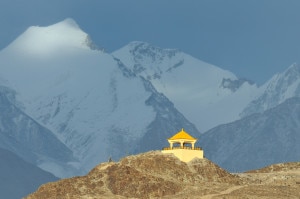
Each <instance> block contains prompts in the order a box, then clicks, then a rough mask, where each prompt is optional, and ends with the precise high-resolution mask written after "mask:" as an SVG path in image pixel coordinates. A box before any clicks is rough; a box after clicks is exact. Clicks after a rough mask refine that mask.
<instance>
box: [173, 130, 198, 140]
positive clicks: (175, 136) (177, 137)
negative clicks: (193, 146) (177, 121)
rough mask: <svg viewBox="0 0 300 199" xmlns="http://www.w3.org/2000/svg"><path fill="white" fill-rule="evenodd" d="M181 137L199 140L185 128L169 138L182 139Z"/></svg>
mask: <svg viewBox="0 0 300 199" xmlns="http://www.w3.org/2000/svg"><path fill="white" fill-rule="evenodd" d="M180 139H185V140H197V139H196V138H193V137H192V136H190V135H189V134H188V133H187V132H185V131H184V130H183V129H181V131H179V132H178V133H176V134H175V135H173V136H172V137H170V138H169V139H168V140H180Z"/></svg>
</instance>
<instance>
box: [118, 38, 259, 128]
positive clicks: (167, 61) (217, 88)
mask: <svg viewBox="0 0 300 199" xmlns="http://www.w3.org/2000/svg"><path fill="white" fill-rule="evenodd" d="M113 55H114V56H115V57H117V58H118V59H120V60H121V61H122V62H123V63H124V64H125V66H126V67H127V68H128V70H130V71H131V72H133V73H134V74H135V75H137V76H142V77H143V78H145V79H147V80H149V81H150V82H151V83H152V84H153V86H154V87H155V88H156V90H157V91H158V92H161V93H163V94H164V95H165V96H167V97H168V98H169V99H170V100H171V101H172V102H173V103H174V104H175V107H176V108H177V109H178V110H179V111H180V112H182V113H183V114H184V115H185V116H186V117H187V119H189V120H190V121H192V122H193V123H194V124H195V125H196V126H197V128H198V129H199V130H201V131H202V132H203V131H205V130H208V129H210V128H212V127H214V126H216V125H218V124H223V123H227V122H231V121H234V120H236V119H239V114H240V113H241V111H242V110H243V109H244V108H245V107H246V105H247V104H248V103H249V102H250V101H251V100H252V99H253V98H254V97H256V92H257V90H258V88H257V86H256V85H255V84H252V83H250V82H249V81H245V80H242V79H238V78H237V77H236V76H235V75H234V74H233V73H231V72H229V71H225V70H222V69H220V68H218V67H216V66H213V65H210V64H207V63H205V62H202V61H200V60H198V59H196V58H194V57H191V56H190V55H187V54H185V53H183V52H181V51H179V50H176V49H161V48H159V47H155V46H152V45H150V44H147V43H144V42H132V43H130V44H128V45H127V46H125V47H123V48H121V49H120V50H117V51H115V52H114V53H113Z"/></svg>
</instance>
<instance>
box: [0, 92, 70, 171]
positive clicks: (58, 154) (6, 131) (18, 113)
mask: <svg viewBox="0 0 300 199" xmlns="http://www.w3.org/2000/svg"><path fill="white" fill-rule="evenodd" d="M15 94H16V93H15V92H14V91H13V90H11V89H8V88H7V87H1V86H0V147H1V148H4V149H7V150H9V151H12V152H14V153H15V154H17V155H18V156H20V157H21V158H23V159H24V160H26V161H28V162H30V163H32V164H35V165H38V166H41V167H42V165H44V164H47V163H49V162H51V164H53V168H52V169H51V168H45V169H46V170H48V171H51V172H53V173H54V174H55V175H61V173H65V176H68V170H72V168H71V167H68V170H64V167H67V165H65V162H72V161H73V162H75V161H76V159H75V158H74V157H73V154H72V151H71V150H70V149H68V148H67V147H66V146H65V145H64V144H63V143H61V142H60V141H59V140H58V139H57V138H56V137H55V136H54V135H53V133H52V132H51V131H49V130H48V129H46V128H45V127H43V126H41V125H40V124H39V123H37V122H36V121H35V120H33V119H32V118H31V117H29V116H28V115H27V114H26V113H24V112H23V111H22V110H20V109H19V108H18V107H17V104H16V101H15ZM54 166H55V168H54ZM73 169H74V168H73Z"/></svg>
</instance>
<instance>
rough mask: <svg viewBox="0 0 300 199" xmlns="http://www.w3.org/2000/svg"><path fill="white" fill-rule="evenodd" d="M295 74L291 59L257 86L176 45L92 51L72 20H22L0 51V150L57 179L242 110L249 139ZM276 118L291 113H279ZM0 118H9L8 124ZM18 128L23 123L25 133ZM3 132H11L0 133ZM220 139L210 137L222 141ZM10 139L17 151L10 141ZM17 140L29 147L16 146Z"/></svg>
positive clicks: (288, 93) (289, 91)
mask: <svg viewBox="0 0 300 199" xmlns="http://www.w3.org/2000/svg"><path fill="white" fill-rule="evenodd" d="M299 71H300V70H299V67H298V66H296V65H295V66H292V67H290V68H289V69H288V70H287V71H286V72H285V73H283V74H280V75H277V76H275V77H274V78H273V79H272V80H270V81H269V82H267V83H266V84H265V85H263V86H262V87H259V88H258V87H257V86H256V85H255V84H253V83H251V82H249V81H247V80H243V79H239V78H237V77H236V76H235V75H234V74H233V73H231V72H229V71H225V70H222V69H220V68H218V67H216V66H213V65H210V64H207V63H205V62H202V61H200V60H197V59H196V58H193V57H191V56H189V55H187V54H185V53H183V52H181V51H179V50H174V49H161V48H159V47H154V46H152V45H150V44H147V43H144V42H132V43H130V44H128V45H127V46H125V47H123V48H121V49H120V50H117V51H115V52H114V53H112V55H111V54H107V53H105V52H103V51H100V50H97V49H96V48H95V45H94V44H93V43H92V41H91V39H90V37H89V36H88V34H87V33H85V32H83V31H82V30H81V29H80V28H79V26H78V25H77V24H76V22H75V21H74V20H72V19H66V20H64V21H62V22H59V23H57V24H54V25H51V26H48V27H30V28H28V29H27V30H26V31H25V32H24V33H23V34H22V35H20V36H19V37H18V38H17V39H16V40H15V41H14V42H13V43H11V44H10V45H9V46H8V47H7V48H5V49H4V50H2V51H1V52H0V86H1V88H2V90H1V91H2V92H0V94H1V95H0V97H1V98H0V100H1V101H0V103H1V104H2V107H3V110H4V111H6V112H5V114H2V115H0V119H1V120H0V122H2V123H1V125H0V127H3V129H2V134H0V135H1V136H4V135H5V136H6V137H5V139H1V140H0V143H1V141H2V145H0V147H3V148H6V149H8V150H11V151H13V152H14V153H16V154H17V155H19V156H20V157H22V158H23V159H25V160H28V161H30V162H32V163H34V164H36V165H38V166H39V167H40V168H43V169H45V170H47V171H50V172H52V173H54V174H55V175H57V176H59V177H65V176H66V175H67V176H70V175H80V174H83V173H85V172H87V171H89V169H91V168H92V167H94V166H95V165H96V164H98V163H99V162H103V161H107V160H108V159H109V158H110V157H111V158H112V159H119V158H120V157H123V156H125V155H127V154H130V153H139V152H143V151H148V150H153V149H160V148H161V147H163V146H166V144H167V142H166V139H167V138H168V137H169V136H171V135H173V134H174V133H175V132H177V131H178V130H179V129H181V128H185V129H186V130H187V131H188V132H189V133H191V134H192V135H193V136H197V135H200V133H199V132H198V129H199V130H200V131H201V132H204V131H205V130H208V129H211V128H213V127H215V126H217V125H220V124H225V123H228V122H233V121H235V120H238V119H240V118H241V117H244V116H246V115H250V116H249V117H246V118H245V120H244V119H242V120H239V121H237V122H241V121H243V125H245V126H249V125H250V126H251V124H252V123H254V124H255V125H253V128H252V129H251V128H250V129H251V130H253V131H254V133H252V134H251V133H248V134H247V135H249V136H250V135H252V136H253V137H247V139H248V138H249V139H250V140H252V139H254V138H255V137H256V136H257V134H255V132H256V130H255V129H254V127H255V128H258V130H257V131H261V132H264V131H265V130H266V129H269V128H271V127H269V126H265V127H264V129H262V130H260V129H259V126H260V125H261V126H264V125H272V124H271V123H268V122H267V121H269V118H273V117H274V116H273V114H270V112H264V111H267V110H268V109H270V108H272V107H274V110H277V109H276V108H277V106H278V105H279V106H281V105H280V103H284V102H285V100H286V99H288V98H290V97H293V96H297V95H298V94H297V93H298V92H299V89H298V83H299V79H300V78H299V77H298V73H299ZM1 104H0V105H1ZM279 106H278V107H279ZM295 106H296V105H295ZM271 110H273V109H271ZM278 110H279V109H278ZM283 110H284V109H280V111H283ZM256 112H261V115H262V116H263V117H264V118H265V119H260V120H259V121H256V120H255V119H259V118H260V116H261V115H259V114H258V115H254V116H251V114H252V113H256ZM1 113H2V112H1ZM3 113H4V112H3ZM272 113H273V112H272ZM276 114H279V112H278V113H277V112H276ZM249 118H250V119H249ZM251 118H252V119H251ZM284 118H285V119H287V120H289V121H290V120H292V118H290V116H288V115H286V116H285V115H284ZM252 120H253V121H252ZM254 120H255V121H254ZM7 121H8V123H7ZM190 121H191V122H190ZM3 124H5V125H7V124H10V125H9V126H11V127H13V130H11V129H10V130H9V127H8V126H5V125H3ZM232 124H235V123H232ZM228 125H229V126H230V125H231V124H228ZM243 125H236V126H235V127H234V128H230V130H232V131H235V132H234V133H236V134H241V135H239V136H237V138H236V139H237V140H235V141H234V143H235V144H234V147H236V148H234V150H233V149H228V150H229V151H230V150H231V151H233V152H232V153H230V154H235V153H234V152H236V151H238V147H240V146H242V145H243V142H244V141H245V139H246V138H244V136H247V135H242V132H244V131H243V130H244V126H243ZM32 126H34V128H33V129H35V131H34V130H32V129H31V128H30V127H32ZM196 126H197V127H196ZM225 127H227V125H225ZM223 128H224V126H223V127H222V128H221V127H220V128H219V127H218V128H215V129H213V130H211V131H208V134H207V133H206V134H205V135H204V136H203V137H202V139H203V140H206V141H205V142H207V143H206V144H208V145H213V146H211V147H212V148H211V149H210V148H209V150H212V152H211V154H214V151H215V149H214V148H213V147H218V145H220V143H215V142H216V141H215V139H216V140H218V139H219V136H220V138H222V136H225V137H227V136H228V137H229V138H232V137H231V135H230V134H228V133H224V134H222V132H223V131H226V132H227V130H226V128H225V130H224V129H223ZM16 129H17V130H19V131H15V130H16ZM20 129H21V130H24V129H25V130H26V133H25V135H26V139H24V134H22V133H21V131H20ZM36 129H38V130H36ZM272 130H273V129H272ZM282 130H285V129H282ZM37 131H38V132H39V133H40V131H41V132H42V133H40V134H37ZM3 132H4V133H3ZM13 132H16V133H14V136H13V137H11V136H9V135H10V134H12V133H13ZM32 132H34V133H32ZM218 132H219V133H220V132H221V133H220V135H219V134H218ZM210 133H211V135H210V136H212V137H211V140H210V136H208V135H209V134H210ZM278 134H280V133H279V132H278ZM283 134H284V133H283ZM40 135H42V136H40ZM262 135H263V134H262ZM287 136H288V135H287ZM206 137H207V138H206ZM11 138H13V139H11ZM43 138H46V140H43ZM227 139H228V138H222V139H220V141H222V140H226V141H228V142H229V141H230V139H229V140H227ZM3 140H5V143H4V141H3ZM48 140H50V141H48ZM262 140H263V139H262ZM19 141H22V144H23V145H24V146H23V145H22V147H23V148H18V147H20V144H18V143H17V142H19ZM224 143H227V142H225V141H224ZM258 143H259V142H258ZM274 143H276V140H275V141H274ZM252 144H253V146H256V145H255V143H252ZM259 144H261V143H259ZM27 145H32V146H29V148H27V149H26V150H27V151H26V150H25V148H26V147H25V146H27ZM203 145H204V144H203ZM214 145H215V146H214ZM8 146H9V147H8ZM52 146H55V147H57V148H55V147H54V148H53V147H52ZM204 146H205V145H204ZM246 146H248V145H246ZM246 146H245V147H246ZM30 147H31V148H30ZM205 147H206V146H205ZM58 148H61V149H62V153H60V152H58V151H57V150H58ZM21 149H24V150H23V152H24V153H22V150H21ZM38 149H41V150H40V151H39V150H38ZM224 149H226V148H224ZM245 150H246V149H245ZM245 150H244V152H245ZM247 150H248V148H247ZM59 151H60V150H59ZM242 151H243V150H241V151H240V152H242ZM219 152H220V151H218V153H219ZM53 154H54V155H53ZM208 154H210V153H208ZM220 154H222V152H220ZM241 155H245V153H241V154H240V156H241ZM208 157H209V156H208ZM224 157H225V156H224ZM226 157H228V158H229V157H232V156H226ZM237 157H238V155H237ZM59 158H61V159H59ZM214 158H215V157H214V155H212V159H213V160H215V159H214ZM222 158H223V157H217V158H216V160H217V161H220V162H221V163H222V164H224V165H225V167H227V168H229V169H232V168H231V166H230V165H229V164H228V165H226V164H227V163H224V162H226V161H228V159H226V160H225V159H222ZM45 160H47V161H45ZM50 160H53V161H52V162H51V161H50ZM58 162H59V164H58ZM272 163H273V162H272ZM243 165H244V164H243V163H241V164H240V168H241V169H243ZM249 165H250V164H249ZM222 166H223V165H222ZM254 166H255V165H254ZM237 167H238V166H236V168H237ZM249 169H253V168H249ZM65 170H68V171H69V173H67V172H63V171H65Z"/></svg>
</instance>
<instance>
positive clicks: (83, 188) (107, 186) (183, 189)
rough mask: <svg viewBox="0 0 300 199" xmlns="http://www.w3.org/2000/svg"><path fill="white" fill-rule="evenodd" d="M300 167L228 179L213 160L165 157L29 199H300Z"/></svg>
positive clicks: (147, 156)
mask: <svg viewBox="0 0 300 199" xmlns="http://www.w3.org/2000/svg"><path fill="white" fill-rule="evenodd" d="M299 188H300V163H299V162H295V163H281V164H276V165H271V166H268V167H265V168H262V169H259V170H252V171H250V172H246V173H234V174H231V173H228V172H227V171H225V170H224V169H222V168H220V167H219V166H217V165H216V164H214V163H213V162H211V161H210V160H208V159H205V158H204V159H194V160H192V161H190V162H189V163H184V162H181V161H180V160H179V159H177V158H176V157H175V156H174V155H172V154H163V153H161V152H159V151H150V152H147V153H143V154H139V155H133V156H128V157H125V158H123V159H121V160H120V161H119V162H106V163H102V164H100V165H98V166H96V167H95V168H94V169H92V170H91V171H90V172H89V174H88V175H86V176H81V177H73V178H69V179H63V180H59V181H57V182H51V183H47V184H45V185H42V186H41V187H40V188H39V189H38V190H37V191H36V192H34V193H32V194H30V195H29V196H27V197H26V199H43V198H47V199H56V198H57V199H58V198H59V199H64V198H70V199H75V198H76V199H78V198H87V199H92V198H93V199H96V198H97V199H99V198H100V199H101V198H118V199H122V198H203V199H211V198H214V199H218V198H226V199H228V198H229V199H234V198H235V199H236V198H263V199H266V198H268V199H271V198H299V197H300V192H299Z"/></svg>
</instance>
